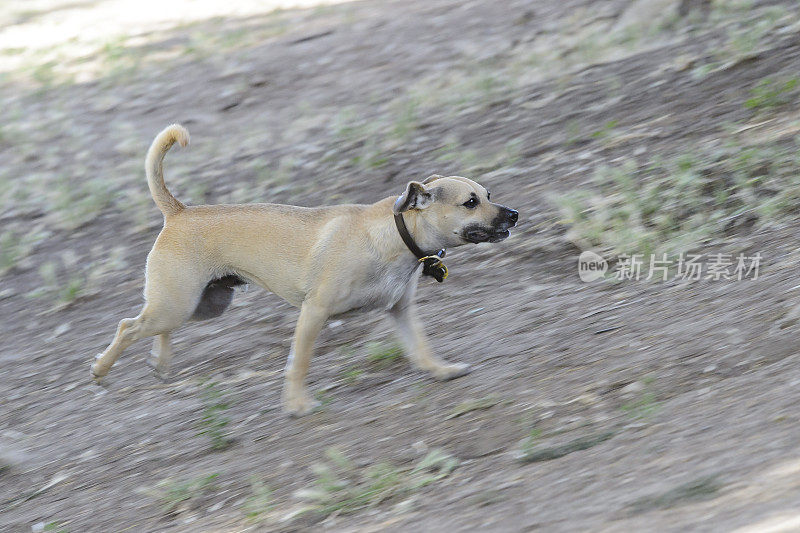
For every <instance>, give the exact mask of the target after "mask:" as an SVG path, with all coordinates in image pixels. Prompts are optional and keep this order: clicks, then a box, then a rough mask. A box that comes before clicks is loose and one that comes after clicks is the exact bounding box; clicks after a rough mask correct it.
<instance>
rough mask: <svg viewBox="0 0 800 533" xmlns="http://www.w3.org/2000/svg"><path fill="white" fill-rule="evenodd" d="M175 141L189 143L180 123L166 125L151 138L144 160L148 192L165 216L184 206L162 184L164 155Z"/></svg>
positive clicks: (182, 208)
mask: <svg viewBox="0 0 800 533" xmlns="http://www.w3.org/2000/svg"><path fill="white" fill-rule="evenodd" d="M175 141H178V142H179V143H180V145H181V146H186V145H187V144H189V132H188V131H186V128H184V127H183V126H181V125H180V124H172V125H171V126H167V127H166V128H164V130H162V131H161V133H159V134H158V135H156V138H155V139H153V144H151V145H150V149H149V150H148V151H147V158H146V159H145V162H144V169H145V172H147V186H148V187H150V194H152V195H153V200H154V201H155V202H156V205H157V206H158V208H159V209H161V212H162V213H164V216H165V217H166V216H169V215H174V214H175V213H179V212H181V211H183V210H184V209H185V208H186V206H185V205H183V204H182V203H181V202H180V201H179V200H178V199H177V198H175V197H174V196H172V193H171V192H169V189H167V186H166V185H165V184H164V170H163V163H164V156H165V155H167V152H168V151H169V149H170V148H171V147H172V145H173V144H175Z"/></svg>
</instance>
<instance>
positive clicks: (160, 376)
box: [144, 355, 170, 383]
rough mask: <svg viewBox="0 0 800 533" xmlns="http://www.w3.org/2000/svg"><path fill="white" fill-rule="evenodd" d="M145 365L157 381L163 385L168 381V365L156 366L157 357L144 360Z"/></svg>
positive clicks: (153, 356)
mask: <svg viewBox="0 0 800 533" xmlns="http://www.w3.org/2000/svg"><path fill="white" fill-rule="evenodd" d="M144 362H145V364H146V365H147V366H149V367H150V368H151V369H153V375H154V376H155V378H156V379H157V380H159V381H162V382H164V383H166V382H168V381H169V377H170V374H169V365H160V364H158V357H157V356H155V355H151V356H150V357H148V358H147V359H145V360H144Z"/></svg>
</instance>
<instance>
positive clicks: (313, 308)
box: [283, 302, 328, 416]
mask: <svg viewBox="0 0 800 533" xmlns="http://www.w3.org/2000/svg"><path fill="white" fill-rule="evenodd" d="M327 319H328V312H327V310H325V309H324V308H323V307H321V306H319V305H316V304H313V303H311V302H304V303H303V306H302V307H301V308H300V317H299V318H298V319H297V327H296V328H295V330H294V340H293V341H292V348H291V351H290V352H289V361H288V362H287V363H286V381H285V382H284V387H283V408H284V410H285V411H286V412H287V413H289V414H290V415H292V416H303V415H306V414H308V413H310V412H311V411H313V410H314V408H315V407H316V406H317V405H319V402H315V401H314V400H312V399H311V397H310V396H309V395H308V390H307V389H306V385H305V379H306V374H307V373H308V365H309V363H310V361H311V353H312V351H313V350H314V341H315V340H316V339H317V335H319V332H320V330H321V329H322V326H323V325H324V324H325V321H326V320H327Z"/></svg>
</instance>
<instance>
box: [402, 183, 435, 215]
mask: <svg viewBox="0 0 800 533" xmlns="http://www.w3.org/2000/svg"><path fill="white" fill-rule="evenodd" d="M432 203H433V195H432V194H431V193H430V192H428V190H427V189H426V188H425V186H424V185H423V184H421V183H420V182H418V181H412V182H409V184H408V186H407V187H406V192H404V193H403V194H401V195H400V198H398V199H397V201H396V202H395V203H394V208H393V210H394V212H395V213H403V212H405V211H408V210H409V209H425V208H426V207H428V206H429V205H431V204H432Z"/></svg>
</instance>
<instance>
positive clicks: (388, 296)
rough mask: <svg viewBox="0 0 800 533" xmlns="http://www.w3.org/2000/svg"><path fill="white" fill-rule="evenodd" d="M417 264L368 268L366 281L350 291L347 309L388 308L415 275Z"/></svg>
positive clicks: (398, 298)
mask: <svg viewBox="0 0 800 533" xmlns="http://www.w3.org/2000/svg"><path fill="white" fill-rule="evenodd" d="M417 269H418V264H417V263H413V264H411V265H407V264H403V265H397V266H396V265H391V266H390V267H388V268H383V269H380V268H374V269H370V270H371V271H370V272H369V273H368V279H367V280H365V281H366V283H363V284H360V285H356V287H354V290H351V292H350V298H349V300H350V301H349V302H348V304H349V305H348V306H347V307H348V308H349V309H360V310H364V311H369V310H375V309H381V310H383V309H389V308H391V307H392V306H394V305H395V304H396V303H397V302H398V301H399V300H400V298H402V296H403V294H404V293H405V292H406V290H407V288H408V284H409V283H411V281H412V279H413V278H414V276H417V275H418V274H417Z"/></svg>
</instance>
